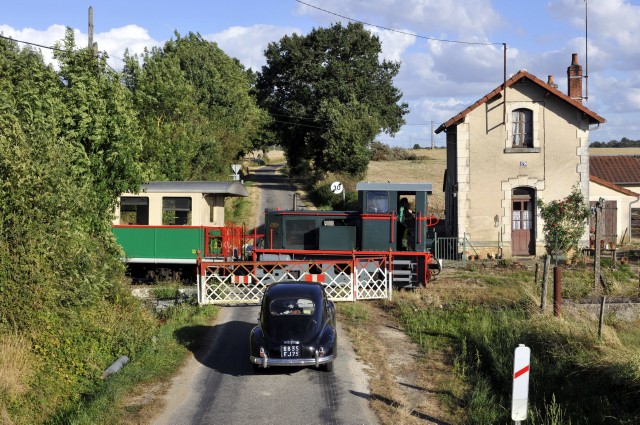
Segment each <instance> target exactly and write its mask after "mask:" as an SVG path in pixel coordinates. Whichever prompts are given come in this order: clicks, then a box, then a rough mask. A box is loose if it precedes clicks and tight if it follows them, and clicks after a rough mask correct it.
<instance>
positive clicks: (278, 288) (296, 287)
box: [265, 281, 324, 299]
mask: <svg viewBox="0 0 640 425" xmlns="http://www.w3.org/2000/svg"><path fill="white" fill-rule="evenodd" d="M323 291H324V289H323V287H322V285H321V284H320V283H317V282H295V281H293V282H278V283H274V284H272V285H271V286H269V288H268V289H267V291H266V292H265V296H266V297H267V298H269V299H275V298H283V297H301V298H313V299H315V298H321V297H322V293H323Z"/></svg>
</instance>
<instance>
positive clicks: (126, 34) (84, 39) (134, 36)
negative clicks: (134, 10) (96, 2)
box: [0, 25, 160, 69]
mask: <svg viewBox="0 0 640 425" xmlns="http://www.w3.org/2000/svg"><path fill="white" fill-rule="evenodd" d="M0 32H1V33H2V34H3V35H5V36H7V37H11V38H13V39H15V40H22V41H28V42H30V43H36V44H40V45H42V46H48V47H52V46H54V45H55V43H56V42H61V41H62V40H64V36H65V32H66V27H65V26H64V25H51V26H50V27H49V28H47V29H46V30H44V31H38V30H34V29H32V28H23V29H14V28H12V27H10V26H7V25H0ZM73 33H74V38H75V43H76V46H78V47H85V46H87V43H88V35H87V34H86V33H82V32H80V31H79V30H77V29H74V31H73ZM93 41H94V42H97V43H98V50H99V51H106V52H107V54H108V55H109V61H108V62H109V65H110V66H111V67H113V68H114V69H122V58H123V57H124V51H125V49H127V48H128V49H129V52H130V53H131V54H135V53H137V54H140V53H142V52H143V51H144V48H145V47H148V48H151V47H153V46H157V45H159V44H160V42H158V41H156V40H153V39H152V38H151V37H150V36H149V32H148V31H147V30H146V29H144V28H142V27H139V26H137V25H127V26H124V27H119V28H113V29H111V30H109V31H107V32H103V33H97V34H94V36H93ZM35 48H36V49H39V50H41V51H42V56H43V58H44V61H45V63H48V64H53V65H54V66H56V65H57V64H56V63H55V61H54V59H53V51H52V50H51V49H46V48H38V47H35Z"/></svg>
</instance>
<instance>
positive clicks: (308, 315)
mask: <svg viewBox="0 0 640 425" xmlns="http://www.w3.org/2000/svg"><path fill="white" fill-rule="evenodd" d="M249 346H250V360H251V363H252V364H253V366H254V368H255V369H256V370H260V368H266V367H270V366H315V367H316V368H321V367H322V368H323V369H324V370H326V371H328V372H330V371H332V370H333V361H334V360H335V358H336V355H337V353H338V339H337V333H336V313H335V306H334V304H333V303H332V302H331V301H330V300H329V299H327V295H326V293H325V291H324V287H323V286H322V284H320V283H314V282H280V283H274V284H272V285H271V286H270V287H269V288H268V289H267V290H266V291H265V293H264V296H263V298H262V306H261V309H260V317H259V318H258V325H257V326H256V327H254V328H253V329H252V330H251V336H250V342H249Z"/></svg>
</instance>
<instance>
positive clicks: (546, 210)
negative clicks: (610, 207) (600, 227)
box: [538, 186, 589, 255]
mask: <svg viewBox="0 0 640 425" xmlns="http://www.w3.org/2000/svg"><path fill="white" fill-rule="evenodd" d="M538 207H539V208H540V216H541V217H542V219H543V220H544V228H543V231H544V240H545V248H546V250H547V254H555V253H559V254H565V255H566V254H567V253H568V252H569V251H570V250H572V249H574V250H575V249H577V248H578V242H579V241H580V238H581V237H582V235H583V234H584V232H585V225H586V220H587V218H589V208H588V207H587V205H586V203H585V200H584V196H583V195H582V192H580V190H578V188H577V187H575V186H574V187H573V189H572V191H571V193H570V194H569V195H568V196H567V197H566V198H564V199H560V200H554V201H551V202H549V203H546V202H544V201H543V200H542V199H538Z"/></svg>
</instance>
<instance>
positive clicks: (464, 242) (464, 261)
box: [462, 232, 467, 266]
mask: <svg viewBox="0 0 640 425" xmlns="http://www.w3.org/2000/svg"><path fill="white" fill-rule="evenodd" d="M462 265H463V266H466V265H467V232H464V233H463V234H462Z"/></svg>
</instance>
